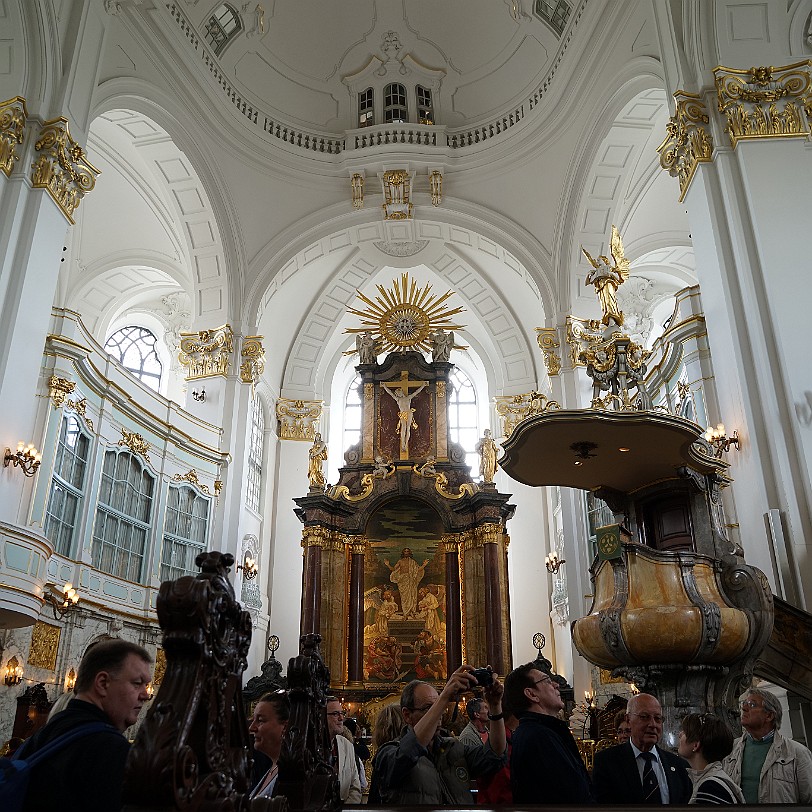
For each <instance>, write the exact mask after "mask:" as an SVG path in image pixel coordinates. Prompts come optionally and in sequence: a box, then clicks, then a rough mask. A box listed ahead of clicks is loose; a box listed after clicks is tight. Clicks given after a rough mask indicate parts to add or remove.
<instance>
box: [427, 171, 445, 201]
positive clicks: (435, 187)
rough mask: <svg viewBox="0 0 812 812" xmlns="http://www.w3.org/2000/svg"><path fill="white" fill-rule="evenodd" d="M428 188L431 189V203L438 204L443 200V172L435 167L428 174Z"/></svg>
mask: <svg viewBox="0 0 812 812" xmlns="http://www.w3.org/2000/svg"><path fill="white" fill-rule="evenodd" d="M429 189H430V190H431V205H432V206H439V205H440V204H441V203H442V202H443V173H442V172H440V171H439V170H437V169H435V170H434V171H433V172H432V173H431V174H430V175H429Z"/></svg>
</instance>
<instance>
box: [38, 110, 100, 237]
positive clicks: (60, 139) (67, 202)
mask: <svg viewBox="0 0 812 812" xmlns="http://www.w3.org/2000/svg"><path fill="white" fill-rule="evenodd" d="M34 149H35V150H36V151H37V152H38V153H39V155H38V156H37V159H36V160H35V161H34V163H33V164H32V165H31V170H32V172H31V185H32V186H33V187H34V188H35V189H45V190H46V191H47V192H48V194H49V195H50V196H51V197H52V198H53V200H54V202H55V203H56V205H57V206H59V208H60V209H61V210H62V213H63V214H64V215H65V217H67V218H68V221H69V222H70V223H71V225H73V223H74V220H73V214H74V212H75V211H76V209H77V208H78V206H79V203H81V201H82V198H83V197H84V196H85V195H86V194H87V193H88V192H90V191H92V190H93V188H94V187H95V185H96V175H99V174H100V171H99V170H98V169H96V167H95V166H93V165H92V164H91V163H90V161H88V160H87V157H86V156H85V153H84V150H83V149H82V148H81V147H80V146H79V145H78V144H77V143H76V141H74V140H73V138H72V137H71V134H70V129H69V127H68V120H67V119H66V118H63V117H61V116H60V117H59V118H54V119H51V120H50V121H46V122H44V123H43V125H42V128H41V129H40V134H39V138H38V139H37V141H36V143H35V144H34Z"/></svg>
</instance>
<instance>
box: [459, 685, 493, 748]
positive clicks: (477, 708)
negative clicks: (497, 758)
mask: <svg viewBox="0 0 812 812" xmlns="http://www.w3.org/2000/svg"><path fill="white" fill-rule="evenodd" d="M465 712H466V713H467V714H468V719H469V722H468V724H467V725H466V726H465V728H464V729H463V731H462V733H460V735H459V739H460V741H461V742H462V743H463V744H470V745H471V746H472V747H476V746H477V745H478V744H485V743H486V742H487V741H488V722H487V719H488V706H487V705H486V704H485V701H484V700H482V699H480V698H479V697H474V699H469V700H468V704H467V705H466V706H465Z"/></svg>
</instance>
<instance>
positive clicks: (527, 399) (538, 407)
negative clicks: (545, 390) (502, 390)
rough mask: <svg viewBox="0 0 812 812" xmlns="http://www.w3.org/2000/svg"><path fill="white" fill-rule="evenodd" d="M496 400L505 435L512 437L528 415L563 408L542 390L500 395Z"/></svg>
mask: <svg viewBox="0 0 812 812" xmlns="http://www.w3.org/2000/svg"><path fill="white" fill-rule="evenodd" d="M495 401H496V413H497V414H498V415H499V416H500V417H501V418H502V420H503V423H502V436H503V437H510V435H511V434H513V430H514V429H515V428H516V426H518V425H519V423H521V422H522V421H523V420H526V419H527V418H528V417H532V416H533V415H535V414H544V413H545V412H549V411H553V410H555V409H560V408H561V406H560V404H559V403H558V401H555V400H550V399H549V398H548V397H547V396H546V395H542V394H541V392H527V393H526V394H524V395H498V396H497V397H496V398H495Z"/></svg>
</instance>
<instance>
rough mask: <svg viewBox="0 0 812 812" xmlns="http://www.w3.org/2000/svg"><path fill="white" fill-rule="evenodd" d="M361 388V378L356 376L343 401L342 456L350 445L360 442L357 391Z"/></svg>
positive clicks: (359, 401) (358, 394)
mask: <svg viewBox="0 0 812 812" xmlns="http://www.w3.org/2000/svg"><path fill="white" fill-rule="evenodd" d="M360 386H361V376H360V375H356V376H355V377H354V378H353V380H352V383H351V384H350V386H349V388H348V389H347V396H346V398H345V399H344V436H343V438H342V439H343V443H344V445H343V447H342V449H341V453H342V454H343V453H344V452H345V451H346V450H347V449H348V448H349V447H350V446H351V445H355V444H356V443H359V442H360V441H361V394H360V392H359V391H358V390H359V388H360Z"/></svg>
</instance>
